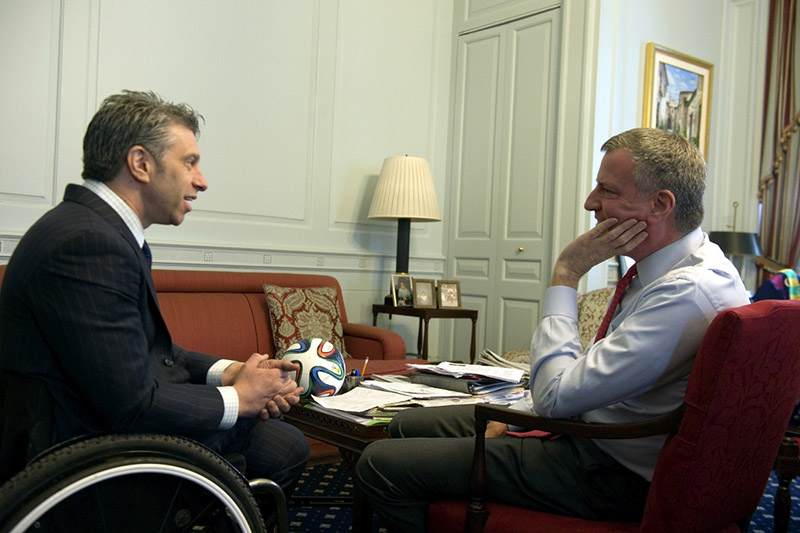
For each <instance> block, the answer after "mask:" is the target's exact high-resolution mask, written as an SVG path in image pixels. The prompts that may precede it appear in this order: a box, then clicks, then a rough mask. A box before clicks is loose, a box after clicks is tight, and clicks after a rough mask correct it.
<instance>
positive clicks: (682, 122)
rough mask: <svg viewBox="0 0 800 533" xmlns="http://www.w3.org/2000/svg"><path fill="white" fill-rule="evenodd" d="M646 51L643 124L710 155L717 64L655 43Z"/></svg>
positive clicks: (650, 44) (706, 155)
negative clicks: (713, 87) (713, 79)
mask: <svg viewBox="0 0 800 533" xmlns="http://www.w3.org/2000/svg"><path fill="white" fill-rule="evenodd" d="M646 54H647V56H646V60H645V78H644V112H643V114H642V117H643V124H642V125H643V126H644V127H646V128H658V129H660V130H664V131H672V132H675V133H677V134H678V135H680V136H681V137H685V138H687V139H689V141H691V142H692V144H694V145H695V146H696V147H697V148H698V149H699V150H700V153H702V154H703V157H705V158H707V157H708V131H709V126H710V125H711V124H710V122H709V120H710V119H709V117H710V113H711V77H712V74H713V71H714V65H713V64H711V63H708V62H707V61H703V60H702V59H697V58H695V57H692V56H689V55H686V54H682V53H681V52H676V51H675V50H670V49H669V48H665V47H663V46H660V45H657V44H656V43H647V52H646Z"/></svg>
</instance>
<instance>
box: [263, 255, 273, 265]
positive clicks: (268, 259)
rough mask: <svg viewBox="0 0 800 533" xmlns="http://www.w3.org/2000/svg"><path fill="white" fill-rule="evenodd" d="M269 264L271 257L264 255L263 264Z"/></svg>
mask: <svg viewBox="0 0 800 533" xmlns="http://www.w3.org/2000/svg"><path fill="white" fill-rule="evenodd" d="M270 263H272V255H271V254H264V264H265V265H269V264H270Z"/></svg>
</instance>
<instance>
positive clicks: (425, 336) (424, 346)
mask: <svg viewBox="0 0 800 533" xmlns="http://www.w3.org/2000/svg"><path fill="white" fill-rule="evenodd" d="M430 321H431V319H430V318H426V319H425V333H424V334H423V339H422V358H423V359H425V360H426V361H427V360H428V322H430Z"/></svg>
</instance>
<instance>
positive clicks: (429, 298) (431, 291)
mask: <svg viewBox="0 0 800 533" xmlns="http://www.w3.org/2000/svg"><path fill="white" fill-rule="evenodd" d="M413 292H414V307H417V308H419V309H436V285H434V281H433V280H432V279H419V278H414V290H413Z"/></svg>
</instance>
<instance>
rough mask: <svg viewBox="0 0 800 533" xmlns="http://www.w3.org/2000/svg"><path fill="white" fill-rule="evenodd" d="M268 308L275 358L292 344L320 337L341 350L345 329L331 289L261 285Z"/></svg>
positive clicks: (343, 351) (343, 353)
mask: <svg viewBox="0 0 800 533" xmlns="http://www.w3.org/2000/svg"><path fill="white" fill-rule="evenodd" d="M264 292H265V293H266V295H267V307H268V308H269V318H270V324H271V326H272V338H273V340H274V342H275V352H276V353H275V357H278V358H279V357H282V356H283V353H284V352H285V351H286V349H287V348H288V347H289V346H291V345H292V343H293V342H295V341H298V340H300V339H307V338H311V337H319V338H321V339H325V340H327V341H330V342H332V343H333V345H334V346H336V347H337V348H339V351H340V352H341V353H342V357H350V355H348V354H347V352H345V350H344V328H343V327H342V318H341V317H340V316H339V305H338V302H337V299H338V298H337V294H336V289H335V288H333V287H306V288H297V287H279V286H277V285H269V284H264Z"/></svg>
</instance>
